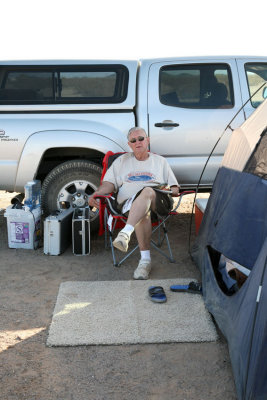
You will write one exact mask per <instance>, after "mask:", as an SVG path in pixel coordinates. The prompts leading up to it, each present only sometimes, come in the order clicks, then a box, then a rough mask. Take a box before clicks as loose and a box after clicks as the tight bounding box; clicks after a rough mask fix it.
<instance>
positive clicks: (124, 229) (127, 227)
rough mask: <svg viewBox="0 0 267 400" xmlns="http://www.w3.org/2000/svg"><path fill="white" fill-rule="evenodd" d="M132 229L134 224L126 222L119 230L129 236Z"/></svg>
mask: <svg viewBox="0 0 267 400" xmlns="http://www.w3.org/2000/svg"><path fill="white" fill-rule="evenodd" d="M133 231H134V226H132V225H130V224H126V225H125V227H124V228H123V229H122V230H121V232H125V233H127V235H128V236H129V237H131V234H132V233H133Z"/></svg>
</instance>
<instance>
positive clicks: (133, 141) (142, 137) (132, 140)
mask: <svg viewBox="0 0 267 400" xmlns="http://www.w3.org/2000/svg"><path fill="white" fill-rule="evenodd" d="M137 140H138V142H142V141H143V140H145V137H144V136H138V138H133V139H131V140H129V142H130V143H136V142H137Z"/></svg>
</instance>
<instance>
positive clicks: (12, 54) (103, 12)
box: [0, 0, 267, 60]
mask: <svg viewBox="0 0 267 400" xmlns="http://www.w3.org/2000/svg"><path fill="white" fill-rule="evenodd" d="M266 11H267V2H266V0H260V1H259V0H253V2H251V3H247V2H245V1H244V0H223V1H218V0H202V1H200V0H165V1H164V0H131V1H129V0H94V1H93V0H75V1H70V0H46V1H41V0H24V1H21V0H12V1H6V0H0V12H1V46H0V54H1V55H0V60H19V59H21V60H24V59H25V60H27V59H141V58H156V57H163V58H164V57H186V56H213V55H214V56H216V55H258V56H267V45H266V39H265V38H266V23H265V18H266Z"/></svg>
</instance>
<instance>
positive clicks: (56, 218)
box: [44, 208, 73, 256]
mask: <svg viewBox="0 0 267 400" xmlns="http://www.w3.org/2000/svg"><path fill="white" fill-rule="evenodd" d="M72 214H73V208H68V209H66V210H60V211H55V212H54V213H52V214H51V215H49V216H48V217H47V218H46V219H45V220H44V253H45V254H49V255H52V256H57V255H59V254H61V253H63V252H64V251H65V250H66V249H67V247H69V246H70V244H71V223H72Z"/></svg>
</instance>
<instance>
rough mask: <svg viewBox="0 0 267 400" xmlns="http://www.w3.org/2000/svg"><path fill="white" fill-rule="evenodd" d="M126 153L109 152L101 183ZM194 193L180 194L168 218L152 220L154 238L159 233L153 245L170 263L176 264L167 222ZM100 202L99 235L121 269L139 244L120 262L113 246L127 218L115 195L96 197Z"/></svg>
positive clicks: (157, 217)
mask: <svg viewBox="0 0 267 400" xmlns="http://www.w3.org/2000/svg"><path fill="white" fill-rule="evenodd" d="M122 154H124V153H113V152H111V151H109V152H108V153H107V154H106V155H105V157H104V159H103V172H102V176H101V182H102V180H103V178H104V175H105V173H106V171H107V169H108V168H109V167H110V166H111V164H112V162H113V161H114V160H115V159H116V158H117V157H119V156H121V155H122ZM190 193H194V191H186V192H182V193H180V194H179V195H178V196H175V197H179V200H178V202H177V204H176V206H175V207H174V209H173V210H171V211H170V212H169V213H168V215H167V216H165V217H161V216H159V215H156V214H155V213H153V215H154V214H155V221H154V220H153V219H152V237H153V236H155V235H154V234H155V233H156V232H157V240H154V239H153V238H152V239H151V244H152V246H153V247H154V248H155V249H156V250H157V251H158V252H159V253H160V254H161V255H163V256H164V257H166V258H167V259H168V260H169V261H170V262H172V263H173V262H175V260H174V257H173V254H172V249H171V245H170V241H169V238H168V230H167V224H166V223H167V221H168V220H169V218H170V217H171V216H174V215H177V214H178V212H177V209H178V207H179V206H180V203H181V200H182V197H183V196H184V195H186V194H190ZM96 198H98V199H99V200H100V208H99V218H100V228H99V234H100V235H102V234H105V248H106V249H107V248H111V252H112V258H113V265H114V266H116V267H119V266H120V265H121V264H122V263H123V262H124V261H125V260H126V259H127V258H128V257H130V255H131V254H133V253H134V252H135V250H137V249H138V247H139V246H138V244H137V245H136V246H135V247H134V248H133V249H131V250H129V251H128V252H127V253H126V254H125V256H124V257H123V258H121V259H120V260H118V257H117V256H116V252H115V249H114V246H113V240H114V232H115V230H116V229H118V228H120V229H121V228H123V226H124V225H125V224H126V221H127V217H126V216H125V215H122V214H121V213H120V211H118V210H117V208H116V197H115V195H114V194H113V193H110V194H108V195H105V196H102V195H99V196H96ZM164 241H166V244H167V249H168V250H167V251H163V250H162V249H161V246H162V244H163V242H164Z"/></svg>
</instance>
